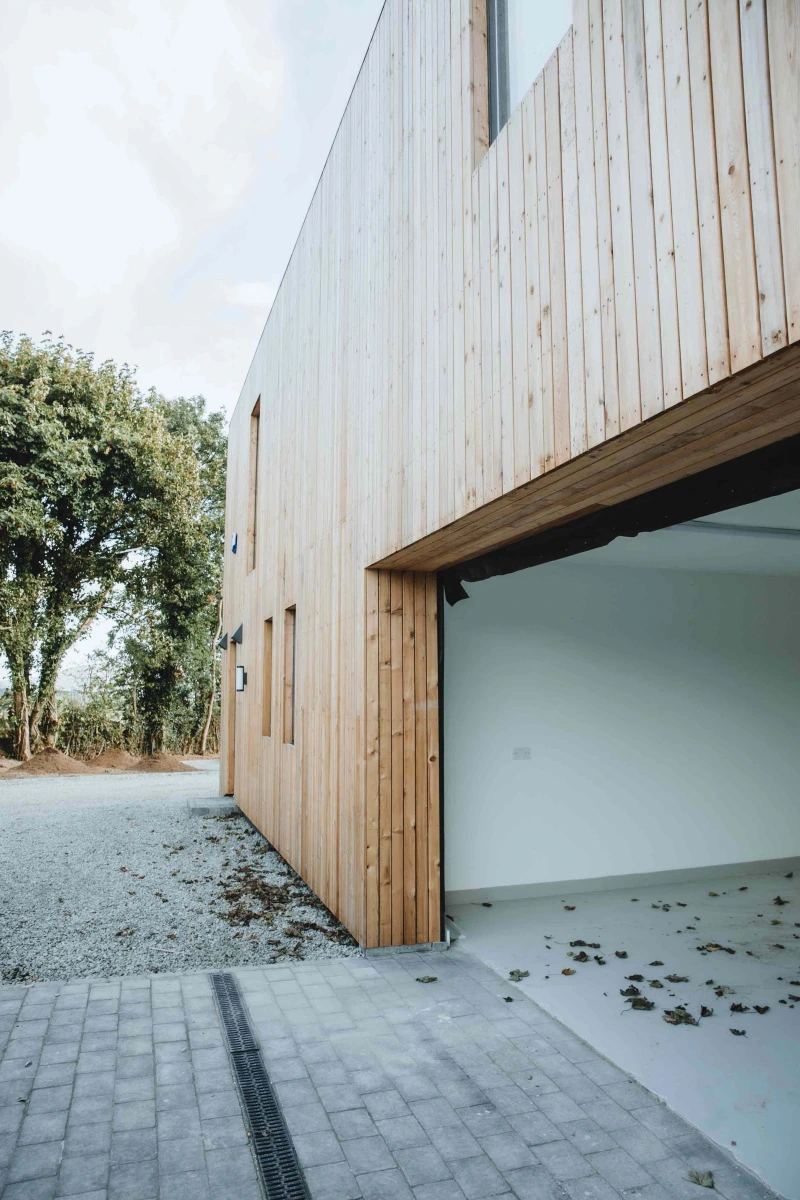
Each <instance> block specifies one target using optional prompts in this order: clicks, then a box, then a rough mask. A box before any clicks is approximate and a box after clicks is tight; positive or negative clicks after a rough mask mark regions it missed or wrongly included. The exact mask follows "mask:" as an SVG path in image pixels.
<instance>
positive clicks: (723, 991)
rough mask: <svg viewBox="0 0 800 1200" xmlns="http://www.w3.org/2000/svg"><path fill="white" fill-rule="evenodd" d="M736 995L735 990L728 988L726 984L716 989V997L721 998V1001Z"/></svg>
mask: <svg viewBox="0 0 800 1200" xmlns="http://www.w3.org/2000/svg"><path fill="white" fill-rule="evenodd" d="M734 994H735V993H734V990H733V988H732V987H726V986H725V984H724V983H721V984H720V985H719V987H715V988H714V995H715V996H719V998H720V1000H721V999H722V997H723V996H733V995H734Z"/></svg>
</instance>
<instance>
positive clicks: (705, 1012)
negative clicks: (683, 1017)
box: [700, 1004, 714, 1017]
mask: <svg viewBox="0 0 800 1200" xmlns="http://www.w3.org/2000/svg"><path fill="white" fill-rule="evenodd" d="M713 1015H714V1010H713V1008H706V1006H705V1004H701V1005H700V1016H701V1017H713Z"/></svg>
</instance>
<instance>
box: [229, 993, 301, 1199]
mask: <svg viewBox="0 0 800 1200" xmlns="http://www.w3.org/2000/svg"><path fill="white" fill-rule="evenodd" d="M211 983H212V986H213V988H214V995H215V997H216V1001H217V1006H218V1008H219V1013H220V1017H221V1019H222V1027H223V1029H224V1030H225V1036H226V1038H227V1040H228V1050H229V1053H230V1056H231V1063H232V1065H233V1071H234V1074H235V1076H236V1082H237V1084H238V1086H239V1093H240V1095H241V1098H242V1105H243V1107H244V1111H245V1116H246V1118H247V1124H248V1127H249V1131H250V1139H251V1144H252V1147H253V1153H254V1154H255V1158H256V1162H257V1163H258V1169H259V1172H260V1175H261V1182H262V1185H263V1187H264V1192H265V1194H266V1196H267V1200H309V1197H308V1189H307V1187H306V1181H305V1178H304V1176H303V1172H302V1171H301V1169H300V1164H299V1163H298V1161H297V1154H296V1153H295V1149H294V1144H293V1143H292V1139H291V1137H290V1136H289V1131H288V1130H287V1128H286V1122H285V1121H284V1119H283V1113H282V1112H281V1109H280V1106H279V1104H278V1101H277V1099H276V1098H275V1093H274V1091H273V1089H272V1083H271V1082H270V1078H269V1075H268V1074H267V1070H266V1067H265V1066H264V1060H263V1059H262V1057H261V1051H260V1050H259V1049H258V1044H257V1042H256V1040H255V1037H254V1035H253V1031H252V1028H251V1026H250V1020H249V1018H248V1015H247V1012H246V1010H245V1007H244V1002H243V1000H242V994H241V992H240V990H239V985H238V983H237V982H236V980H235V979H234V977H233V975H230V974H228V972H226V971H221V972H218V973H216V974H213V975H212V976H211Z"/></svg>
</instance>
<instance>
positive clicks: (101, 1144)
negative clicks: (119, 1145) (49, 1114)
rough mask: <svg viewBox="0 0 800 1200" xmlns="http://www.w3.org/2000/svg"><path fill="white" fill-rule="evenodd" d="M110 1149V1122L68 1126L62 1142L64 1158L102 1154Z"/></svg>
mask: <svg viewBox="0 0 800 1200" xmlns="http://www.w3.org/2000/svg"><path fill="white" fill-rule="evenodd" d="M110 1147H111V1122H110V1121H97V1122H94V1123H93V1124H91V1125H70V1126H69V1128H68V1129H67V1135H66V1138H65V1140H64V1158H75V1157H78V1156H79V1155H82V1154H104V1153H105V1152H106V1151H107V1150H109V1149H110Z"/></svg>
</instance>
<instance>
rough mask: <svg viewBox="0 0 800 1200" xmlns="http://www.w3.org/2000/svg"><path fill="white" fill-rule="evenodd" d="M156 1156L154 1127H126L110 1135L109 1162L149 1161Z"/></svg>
mask: <svg viewBox="0 0 800 1200" xmlns="http://www.w3.org/2000/svg"><path fill="white" fill-rule="evenodd" d="M157 1156H158V1143H157V1141H156V1131H155V1129H126V1130H121V1131H120V1132H118V1133H115V1134H113V1135H112V1138H111V1163H112V1165H113V1166H121V1165H124V1164H126V1163H134V1162H149V1161H150V1160H151V1159H153V1158H156V1157H157Z"/></svg>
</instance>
